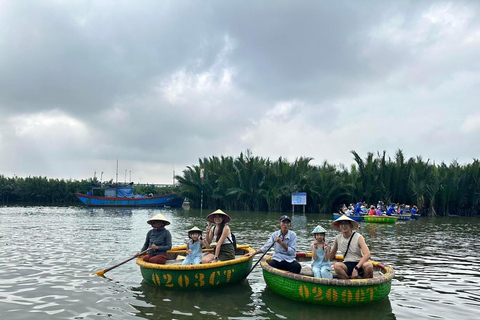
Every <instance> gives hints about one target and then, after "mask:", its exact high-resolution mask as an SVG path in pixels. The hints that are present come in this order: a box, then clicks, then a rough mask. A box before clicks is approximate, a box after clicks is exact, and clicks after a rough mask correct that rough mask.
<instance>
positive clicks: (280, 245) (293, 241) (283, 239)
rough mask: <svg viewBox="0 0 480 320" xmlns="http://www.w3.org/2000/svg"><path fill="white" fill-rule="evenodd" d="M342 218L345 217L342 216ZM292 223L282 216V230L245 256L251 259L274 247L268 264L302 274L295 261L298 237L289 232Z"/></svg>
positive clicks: (299, 266)
mask: <svg viewBox="0 0 480 320" xmlns="http://www.w3.org/2000/svg"><path fill="white" fill-rule="evenodd" d="M342 217H344V216H343V215H342ZM291 222H292V220H291V219H290V218H289V217H288V216H281V217H280V223H279V224H280V230H278V231H275V232H274V233H273V234H272V235H271V236H270V239H269V240H268V241H267V243H265V245H264V246H263V247H262V248H261V249H258V250H257V251H255V252H249V253H247V254H246V255H245V256H247V257H251V256H254V255H256V254H258V253H265V252H267V251H268V250H269V249H270V248H271V247H272V245H273V246H274V249H275V253H274V254H273V256H272V259H270V261H268V264H269V265H270V266H272V267H274V268H277V269H281V270H286V271H290V272H293V273H300V271H301V270H302V266H301V265H300V263H298V262H297V261H296V260H295V257H296V256H297V251H296V247H297V235H296V234H295V232H293V231H290V230H289V229H290V224H291Z"/></svg>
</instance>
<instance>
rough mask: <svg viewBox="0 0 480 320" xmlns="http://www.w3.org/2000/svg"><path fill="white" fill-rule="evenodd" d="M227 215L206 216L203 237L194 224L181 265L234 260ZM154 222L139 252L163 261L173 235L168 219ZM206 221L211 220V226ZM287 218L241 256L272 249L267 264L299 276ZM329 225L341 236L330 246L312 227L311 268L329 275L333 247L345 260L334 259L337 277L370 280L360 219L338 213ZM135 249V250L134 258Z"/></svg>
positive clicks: (322, 233) (319, 275) (145, 258)
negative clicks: (214, 241)
mask: <svg viewBox="0 0 480 320" xmlns="http://www.w3.org/2000/svg"><path fill="white" fill-rule="evenodd" d="M230 220H231V218H230V216H229V215H228V214H226V213H225V212H223V211H222V210H216V211H214V212H212V213H210V214H209V215H208V216H207V221H208V222H209V224H208V226H207V227H206V236H205V237H203V232H202V230H201V229H199V228H198V227H193V228H192V229H190V230H189V231H188V237H189V241H188V242H187V244H186V250H185V254H186V257H185V259H184V260H183V262H182V265H195V264H205V263H214V262H218V261H228V260H233V259H235V249H236V248H235V246H234V240H233V237H234V236H233V234H232V232H231V230H230V227H229V226H228V225H227V223H228V222H230ZM147 223H149V224H150V225H151V226H152V229H151V230H150V231H148V233H147V236H146V239H145V243H144V245H143V247H142V250H141V251H145V250H147V249H148V248H149V249H150V251H149V252H148V253H147V254H145V255H144V256H143V257H142V259H143V261H145V262H150V263H155V264H165V263H166V262H167V259H168V256H167V251H168V250H170V249H171V248H172V237H171V234H170V231H168V230H167V229H166V228H165V226H167V225H169V224H170V222H169V221H168V220H167V218H165V216H164V215H163V214H157V215H156V216H155V217H153V218H151V219H150V220H148V221H147ZM210 223H213V225H212V224H210ZM290 225H291V219H290V218H289V217H288V216H286V215H282V216H281V217H280V219H279V227H280V229H279V230H277V231H275V232H274V233H273V234H272V235H271V236H270V238H269V239H268V241H267V242H266V243H265V245H264V246H263V247H262V248H260V249H258V250H255V251H252V252H247V253H245V255H244V256H245V257H253V256H254V255H256V254H259V253H266V252H267V251H268V250H270V248H272V247H273V248H274V253H273V256H272V258H271V259H270V261H269V262H268V264H269V265H270V266H272V267H274V268H277V269H280V270H285V271H289V272H293V273H296V274H299V273H300V271H301V268H302V267H301V265H300V264H299V263H298V262H297V261H296V254H297V251H296V245H297V235H296V233H295V232H293V231H291V230H290ZM331 227H332V228H333V229H335V230H337V231H340V232H341V234H339V235H337V236H336V237H335V240H334V242H333V246H331V245H330V244H329V242H328V241H326V239H325V234H326V232H327V230H326V229H325V228H323V227H322V226H320V225H318V226H317V227H315V229H314V230H313V231H312V235H313V241H312V243H311V246H310V248H311V255H312V260H313V262H312V269H313V273H314V275H315V277H317V278H327V279H333V275H332V273H331V269H332V268H331V264H330V260H334V259H335V255H336V252H337V250H339V251H341V252H342V253H343V261H341V262H336V263H335V264H334V265H333V269H334V271H335V274H336V276H337V278H340V279H348V278H353V279H356V278H358V277H363V278H372V277H373V266H372V263H370V262H369V259H370V250H369V249H368V246H367V244H366V243H365V239H364V238H363V236H362V235H360V234H359V233H357V232H355V230H357V229H358V223H357V222H356V221H354V220H352V219H350V218H349V217H347V216H345V215H342V216H341V217H340V218H338V219H336V220H335V221H334V222H333V223H332V224H331ZM214 239H215V240H216V245H215V247H214V249H213V251H212V252H206V253H203V251H202V249H208V248H210V245H211V244H212V241H213V240H214ZM138 255H139V253H137V254H136V256H138Z"/></svg>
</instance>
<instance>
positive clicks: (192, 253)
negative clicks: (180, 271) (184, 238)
mask: <svg viewBox="0 0 480 320" xmlns="http://www.w3.org/2000/svg"><path fill="white" fill-rule="evenodd" d="M188 237H189V238H190V240H188V242H187V257H186V258H185V260H183V262H182V264H183V265H189V264H200V262H201V261H202V246H204V247H208V243H207V240H205V239H203V237H202V230H200V229H199V228H197V227H193V228H192V229H190V230H188Z"/></svg>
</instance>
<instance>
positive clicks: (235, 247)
mask: <svg viewBox="0 0 480 320" xmlns="http://www.w3.org/2000/svg"><path fill="white" fill-rule="evenodd" d="M230 235H231V236H232V240H231V241H230V242H231V243H233V248H234V249H235V250H237V238H235V235H234V234H233V233H231V232H230ZM229 240H230V239H229Z"/></svg>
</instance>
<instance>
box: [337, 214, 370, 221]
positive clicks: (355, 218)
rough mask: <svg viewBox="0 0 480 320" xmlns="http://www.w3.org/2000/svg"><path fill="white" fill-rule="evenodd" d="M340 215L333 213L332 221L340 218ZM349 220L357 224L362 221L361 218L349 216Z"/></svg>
mask: <svg viewBox="0 0 480 320" xmlns="http://www.w3.org/2000/svg"><path fill="white" fill-rule="evenodd" d="M341 216H342V215H341V214H338V213H334V214H333V220H337V219H338V218H340V217H341ZM348 217H349V218H350V219H352V220H354V221H357V222H361V221H363V216H356V215H353V214H352V215H350V216H348Z"/></svg>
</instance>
